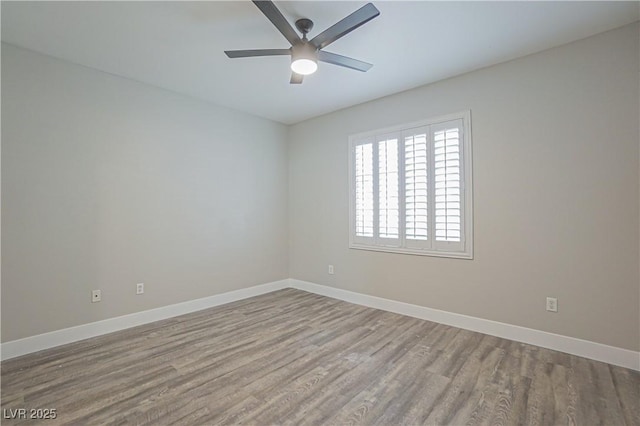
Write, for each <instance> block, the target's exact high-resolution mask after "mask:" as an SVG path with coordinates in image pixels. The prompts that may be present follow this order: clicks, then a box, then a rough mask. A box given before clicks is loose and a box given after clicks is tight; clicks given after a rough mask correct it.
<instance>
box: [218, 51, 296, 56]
mask: <svg viewBox="0 0 640 426" xmlns="http://www.w3.org/2000/svg"><path fill="white" fill-rule="evenodd" d="M224 53H226V54H227V56H228V57H230V58H250V57H253V56H278V55H291V50H290V49H256V50H225V51H224Z"/></svg>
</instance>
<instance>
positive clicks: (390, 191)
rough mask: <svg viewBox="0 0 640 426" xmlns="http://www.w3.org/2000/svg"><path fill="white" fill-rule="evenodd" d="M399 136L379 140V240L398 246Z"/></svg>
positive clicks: (382, 242)
mask: <svg viewBox="0 0 640 426" xmlns="http://www.w3.org/2000/svg"><path fill="white" fill-rule="evenodd" d="M398 139H399V138H398V136H393V135H388V136H386V137H382V138H379V139H378V144H377V145H378V179H377V187H378V238H379V239H380V240H381V244H385V245H386V244H393V245H397V241H390V240H398V238H399V234H400V203H399V187H398V184H399V163H398Z"/></svg>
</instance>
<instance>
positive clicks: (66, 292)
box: [2, 44, 288, 341]
mask: <svg viewBox="0 0 640 426" xmlns="http://www.w3.org/2000/svg"><path fill="white" fill-rule="evenodd" d="M286 137H287V130H286V127H285V126H283V125H280V124H276V123H273V122H270V121H268V120H264V119H260V118H256V117H252V116H249V115H246V114H243V113H239V112H234V111H230V110H227V109H223V108H217V107H214V106H211V105H209V104H206V103H203V102H200V101H197V100H194V99H191V98H188V97H185V96H182V95H179V94H174V93H171V92H167V91H164V90H160V89H155V88H153V87H150V86H146V85H143V84H139V83H136V82H133V81H130V80H126V79H122V78H119V77H115V76H112V75H108V74H105V73H101V72H97V71H94V70H91V69H88V68H83V67H80V66H77V65H73V64H70V63H67V62H63V61H58V60H55V59H53V58H51V57H48V56H43V55H39V54H36V53H32V52H29V51H26V50H22V49H18V48H15V47H12V46H9V45H6V44H3V45H2V296H3V297H2V339H3V341H10V340H14V339H18V338H22V337H26V336H32V335H35V334H39V333H43V332H47V331H52V330H57V329H61V328H65V327H70V326H75V325H79V324H84V323H89V322H92V321H97V320H101V319H105V318H110V317H115V316H119V315H123V314H127V313H132V312H137V311H141V310H146V309H150V308H154V307H159V306H164V305H169V304H172V303H177V302H182V301H186V300H192V299H196V298H200V297H205V296H210V295H213V294H218V293H222V292H226V291H230V290H234V289H239V288H244V287H248V286H251V285H255V284H262V283H266V282H270V281H275V280H280V279H283V278H287V276H288V266H287V258H288V253H287V232H288V227H287V208H286V205H287V144H286ZM138 282H144V283H145V287H146V288H145V294H144V295H143V296H135V285H136V283H138ZM92 289H101V290H102V302H100V303H95V304H92V303H90V293H91V290H92Z"/></svg>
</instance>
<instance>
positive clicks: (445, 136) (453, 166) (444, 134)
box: [431, 120, 464, 250]
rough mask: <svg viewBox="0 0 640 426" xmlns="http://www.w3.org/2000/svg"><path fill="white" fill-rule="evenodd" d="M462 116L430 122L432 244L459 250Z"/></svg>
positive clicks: (446, 248) (460, 229)
mask: <svg viewBox="0 0 640 426" xmlns="http://www.w3.org/2000/svg"><path fill="white" fill-rule="evenodd" d="M461 138H462V120H454V121H450V122H446V123H439V124H435V125H432V126H431V139H432V141H433V158H434V161H433V175H434V187H435V191H434V195H435V200H434V201H435V206H434V222H435V226H434V227H435V248H437V249H443V250H459V249H460V248H461V247H464V246H463V243H462V241H463V238H462V201H463V200H462V168H461V158H462V155H461V153H462V147H461Z"/></svg>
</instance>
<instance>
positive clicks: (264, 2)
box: [253, 0, 300, 46]
mask: <svg viewBox="0 0 640 426" xmlns="http://www.w3.org/2000/svg"><path fill="white" fill-rule="evenodd" d="M253 4H255V5H256V6H258V9H260V10H261V11H262V13H264V16H266V17H267V19H268V20H270V21H271V23H272V24H273V25H275V27H276V28H277V29H278V31H280V32H281V33H282V35H283V36H284V38H286V39H287V40H289V43H291V45H292V46H293V45H294V44H296V43H298V42H299V41H300V36H298V33H297V32H296V30H294V29H293V27H292V26H291V24H289V22H288V21H287V19H286V18H285V17H284V16H283V15H282V13H281V12H280V11H279V10H278V8H277V7H276V5H275V4H273V2H272V1H269V0H253Z"/></svg>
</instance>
